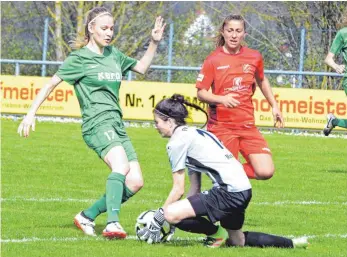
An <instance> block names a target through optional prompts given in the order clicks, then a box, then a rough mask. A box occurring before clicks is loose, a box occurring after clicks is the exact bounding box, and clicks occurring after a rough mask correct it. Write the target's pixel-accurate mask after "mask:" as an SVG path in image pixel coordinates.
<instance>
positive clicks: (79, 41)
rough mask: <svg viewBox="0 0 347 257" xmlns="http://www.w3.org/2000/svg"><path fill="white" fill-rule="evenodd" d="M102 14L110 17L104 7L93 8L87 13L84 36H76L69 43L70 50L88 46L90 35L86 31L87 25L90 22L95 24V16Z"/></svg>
mask: <svg viewBox="0 0 347 257" xmlns="http://www.w3.org/2000/svg"><path fill="white" fill-rule="evenodd" d="M102 13H105V15H109V16H111V14H110V12H109V11H108V10H107V9H106V8H105V7H94V8H93V9H91V10H90V11H89V12H88V13H87V19H86V22H85V24H84V36H81V35H77V36H76V38H75V39H73V40H71V41H70V46H71V48H72V49H79V48H81V47H83V46H85V45H86V44H88V42H89V40H90V35H89V30H88V26H89V23H90V22H91V21H92V22H91V24H93V23H94V22H95V20H94V21H93V19H95V17H96V16H98V15H100V14H102Z"/></svg>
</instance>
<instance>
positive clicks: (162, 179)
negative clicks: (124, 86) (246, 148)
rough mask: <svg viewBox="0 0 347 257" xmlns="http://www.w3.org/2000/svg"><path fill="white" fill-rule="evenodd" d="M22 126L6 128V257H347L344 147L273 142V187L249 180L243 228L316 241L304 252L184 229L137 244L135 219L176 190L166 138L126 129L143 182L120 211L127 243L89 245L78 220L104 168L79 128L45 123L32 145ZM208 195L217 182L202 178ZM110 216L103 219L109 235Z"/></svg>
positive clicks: (336, 142)
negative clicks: (226, 241)
mask: <svg viewBox="0 0 347 257" xmlns="http://www.w3.org/2000/svg"><path fill="white" fill-rule="evenodd" d="M18 125H19V122H14V121H9V120H2V124H1V129H2V135H1V136H2V137H1V140H2V142H1V153H2V156H1V168H2V169H1V188H2V195H1V216H2V217H1V256H15V257H18V256H35V257H38V256H127V257H128V256H129V257H130V256H134V257H135V256H136V257H139V256H140V257H141V256H150V257H152V256H153V257H155V256H158V257H159V256H160V257H162V256H182V257H184V256H187V257H188V256H189V257H190V256H199V257H202V256H211V255H214V256H229V257H230V256H245V257H247V256H252V257H253V256H276V257H277V256H312V257H316V256H324V257H328V256H331V257H337V256H346V254H347V252H346V245H347V229H346V228H347V219H346V217H347V216H346V215H347V211H346V209H347V199H346V192H347V191H346V186H347V180H346V174H347V161H346V159H347V158H346V153H347V140H345V139H336V138H314V137H296V136H286V135H278V134H273V135H266V136H265V137H266V139H267V140H268V142H269V145H270V147H271V149H272V152H273V158H274V161H275V165H276V173H275V176H274V177H273V178H272V179H270V180H268V181H252V185H253V199H252V201H251V203H250V206H249V208H248V211H247V215H246V221H245V226H244V230H245V231H246V230H250V231H261V232H266V233H273V234H277V235H282V236H288V237H293V236H303V235H307V236H309V237H310V239H309V241H310V243H311V245H310V247H309V248H308V249H307V250H302V249H275V248H267V249H260V248H248V247H245V248H222V249H207V248H205V247H203V246H202V243H201V240H200V238H201V235H194V234H189V233H185V232H182V231H177V232H176V234H175V238H176V240H174V241H173V242H171V243H167V244H161V245H147V244H146V243H142V242H139V241H136V240H135V239H134V238H135V233H134V225H135V220H136V217H137V216H138V214H140V213H141V212H142V211H144V210H147V209H156V208H158V207H160V206H161V205H162V204H163V203H164V200H165V199H166V196H167V194H168V193H169V191H170V189H171V182H172V180H171V172H170V167H169V163H168V160H167V156H166V151H165V144H166V142H167V140H166V139H162V138H161V137H160V136H159V135H158V134H157V132H156V131H155V130H154V129H152V128H147V129H144V128H129V129H128V130H127V131H128V134H129V136H130V137H131V139H132V142H133V144H134V146H135V149H136V151H137V153H138V156H139V161H140V164H141V167H142V170H143V176H144V179H145V186H144V188H143V189H142V190H141V191H140V192H139V193H138V194H137V195H135V196H134V197H133V198H132V199H130V200H129V202H127V203H125V204H124V205H123V206H122V211H121V216H120V218H121V224H122V225H123V227H124V229H125V230H126V231H127V232H128V234H129V238H128V239H126V240H114V241H108V240H105V239H103V238H102V236H98V237H96V238H90V237H86V236H85V235H84V234H83V233H82V232H81V231H80V230H77V229H76V227H75V226H74V225H73V222H72V221H73V217H74V216H75V214H76V213H77V212H79V211H80V210H82V209H84V208H86V207H87V206H89V205H90V204H91V203H92V202H93V201H94V200H96V199H97V198H99V196H101V195H102V194H103V193H104V190H105V189H104V188H105V181H106V178H107V176H108V174H109V171H108V168H107V167H106V165H105V164H104V163H103V162H102V161H101V160H100V159H99V158H98V157H97V155H96V154H95V153H94V152H93V151H92V150H90V149H88V147H87V146H86V145H85V143H84V142H83V139H82V137H81V132H80V125H79V124H60V123H48V122H46V123H38V124H37V126H36V132H34V133H31V135H30V137H29V138H27V139H24V138H20V137H19V136H18V135H17V134H16V130H17V127H18ZM203 182H204V183H203V187H204V189H208V188H209V187H210V182H209V180H208V179H207V177H205V178H204V179H203ZM105 221H106V216H105V215H101V216H100V217H99V218H98V219H97V220H96V231H97V233H98V234H99V235H100V234H101V232H102V230H103V229H104V226H105Z"/></svg>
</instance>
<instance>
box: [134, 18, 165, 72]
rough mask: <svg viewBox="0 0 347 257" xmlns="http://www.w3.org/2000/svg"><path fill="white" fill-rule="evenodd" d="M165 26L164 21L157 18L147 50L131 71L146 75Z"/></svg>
mask: <svg viewBox="0 0 347 257" xmlns="http://www.w3.org/2000/svg"><path fill="white" fill-rule="evenodd" d="M165 26H166V23H164V19H163V18H162V17H161V16H159V17H157V18H156V20H155V24H154V28H153V30H152V34H151V43H150V44H149V46H148V49H147V51H146V53H145V54H144V56H143V57H142V58H141V60H139V61H138V62H137V63H136V65H135V67H133V68H132V70H133V71H135V72H138V73H140V74H145V73H146V71H147V70H148V68H149V66H150V65H151V62H152V60H153V57H154V54H155V52H156V51H157V47H158V44H159V42H160V40H161V39H162V38H163V33H164V29H165Z"/></svg>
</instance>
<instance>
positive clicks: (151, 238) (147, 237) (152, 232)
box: [137, 208, 165, 244]
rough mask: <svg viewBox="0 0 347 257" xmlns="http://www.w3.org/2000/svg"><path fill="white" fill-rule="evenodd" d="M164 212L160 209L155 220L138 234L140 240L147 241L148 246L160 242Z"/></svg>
mask: <svg viewBox="0 0 347 257" xmlns="http://www.w3.org/2000/svg"><path fill="white" fill-rule="evenodd" d="M164 221H165V218H164V210H163V209H162V208H159V209H158V210H157V211H156V212H155V213H154V216H153V218H152V219H151V220H150V221H148V222H147V224H146V227H144V228H142V229H140V230H139V232H138V233H137V234H138V236H139V238H140V240H142V241H147V243H148V244H152V243H159V242H160V230H161V228H162V226H163V224H164Z"/></svg>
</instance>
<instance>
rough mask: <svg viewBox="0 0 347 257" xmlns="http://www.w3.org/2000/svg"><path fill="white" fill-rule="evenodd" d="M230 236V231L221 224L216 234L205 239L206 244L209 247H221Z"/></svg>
mask: <svg viewBox="0 0 347 257" xmlns="http://www.w3.org/2000/svg"><path fill="white" fill-rule="evenodd" d="M228 238H229V235H228V232H227V231H226V230H225V229H224V228H222V227H221V226H219V228H218V231H217V233H216V234H214V235H211V236H207V237H206V238H205V239H204V246H206V247H209V248H219V247H221V246H223V245H225V242H226V240H227V239H228Z"/></svg>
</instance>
